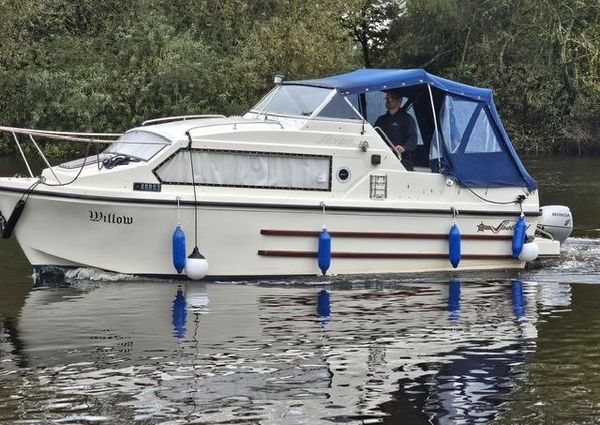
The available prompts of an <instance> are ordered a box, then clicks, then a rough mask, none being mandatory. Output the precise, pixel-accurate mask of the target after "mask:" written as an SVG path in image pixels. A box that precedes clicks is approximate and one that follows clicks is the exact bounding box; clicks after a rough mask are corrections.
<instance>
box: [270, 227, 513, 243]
mask: <svg viewBox="0 0 600 425" xmlns="http://www.w3.org/2000/svg"><path fill="white" fill-rule="evenodd" d="M260 234H261V235H265V236H292V237H318V236H319V232H318V231H316V230H277V229H261V231H260ZM329 234H330V235H331V237H336V238H375V239H440V240H446V239H448V235H447V234H444V233H399V232H344V231H335V230H333V231H330V232H329ZM460 237H461V239H463V240H494V241H509V240H512V236H511V235H472V234H471V235H460Z"/></svg>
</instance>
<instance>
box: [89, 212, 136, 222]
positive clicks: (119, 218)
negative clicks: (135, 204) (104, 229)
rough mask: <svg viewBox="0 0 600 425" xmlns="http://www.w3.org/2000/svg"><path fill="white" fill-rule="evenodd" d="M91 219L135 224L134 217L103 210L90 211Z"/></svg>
mask: <svg viewBox="0 0 600 425" xmlns="http://www.w3.org/2000/svg"><path fill="white" fill-rule="evenodd" d="M90 221H93V222H96V223H109V224H133V217H127V216H126V215H117V214H115V213H103V212H101V211H90Z"/></svg>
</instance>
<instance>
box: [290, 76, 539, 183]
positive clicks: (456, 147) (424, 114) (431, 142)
mask: <svg viewBox="0 0 600 425" xmlns="http://www.w3.org/2000/svg"><path fill="white" fill-rule="evenodd" d="M284 84H295V85H305V86H313V87H323V88H329V89H336V90H337V91H338V92H340V93H342V94H344V95H347V96H349V95H359V96H360V95H365V94H368V93H370V92H377V91H386V90H392V89H398V90H405V91H406V92H407V93H408V92H410V93H411V97H410V99H412V100H410V101H409V103H411V104H413V107H414V110H415V111H416V112H418V113H417V114H416V118H417V124H418V126H419V128H420V130H421V133H422V134H424V135H425V136H426V137H424V142H425V148H427V150H428V151H429V152H428V154H429V159H430V160H431V159H434V160H437V158H440V161H441V162H442V163H443V166H444V167H443V172H444V173H446V174H449V175H452V176H454V177H456V178H457V179H458V180H459V181H460V182H461V183H462V184H464V185H466V186H469V187H503V186H522V187H527V188H528V189H529V190H535V189H536V188H537V184H536V182H535V180H534V179H533V178H532V177H531V176H530V175H529V174H528V173H527V170H526V169H525V167H524V166H523V163H522V162H521V160H520V159H519V156H518V155H517V152H516V151H515V149H514V147H513V145H512V143H511V142H510V138H509V137H508V134H507V133H506V130H505V129H504V126H503V125H502V122H501V120H500V117H499V116H498V111H497V110H496V106H495V105H494V100H493V95H492V91H491V90H490V89H486V88H478V87H473V86H469V85H467V84H462V83H458V82H455V81H451V80H447V79H444V78H441V77H437V76H435V75H432V74H429V73H428V72H426V71H425V70H423V69H373V68H370V69H358V70H356V71H352V72H349V73H345V74H339V75H333V76H330V77H325V78H319V79H314V80H301V81H287V82H285V83H284ZM428 86H429V87H430V88H431V92H432V96H433V102H434V105H435V115H436V120H437V122H436V123H437V127H438V132H437V134H436V133H435V130H434V122H433V119H432V115H433V114H432V113H431V99H430V98H429V94H428V93H427V96H417V95H415V93H418V92H419V90H421V92H422V94H423V93H424V92H425V91H428V90H429V88H428ZM419 99H420V100H419ZM438 139H439V142H440V149H441V152H437V145H438Z"/></svg>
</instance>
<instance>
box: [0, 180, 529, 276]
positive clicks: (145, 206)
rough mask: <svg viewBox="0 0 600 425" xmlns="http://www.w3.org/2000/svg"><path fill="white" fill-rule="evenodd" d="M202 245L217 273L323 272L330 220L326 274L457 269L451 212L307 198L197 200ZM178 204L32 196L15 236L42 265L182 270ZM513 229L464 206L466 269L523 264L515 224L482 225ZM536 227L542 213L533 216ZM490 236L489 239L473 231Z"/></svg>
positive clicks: (189, 219)
mask: <svg viewBox="0 0 600 425" xmlns="http://www.w3.org/2000/svg"><path fill="white" fill-rule="evenodd" d="M3 195H4V196H2V197H1V198H0V199H1V201H0V202H1V204H0V208H1V210H2V212H3V214H4V215H5V216H6V217H8V215H9V214H10V211H11V210H12V208H13V206H14V205H15V204H16V202H17V200H18V199H19V198H20V196H21V194H19V193H10V192H4V194H3ZM199 203H200V205H199V207H198V247H199V249H200V252H201V253H202V254H203V255H204V256H205V257H206V258H207V260H208V263H209V277H225V276H231V277H242V276H283V275H316V274H320V271H319V268H318V265H317V254H316V253H317V248H318V239H317V234H318V232H319V231H320V229H321V228H322V226H323V224H325V225H326V226H327V228H328V231H329V232H330V234H331V237H332V261H331V267H330V269H329V270H328V274H362V273H403V272H404V273H406V272H423V271H444V270H453V268H452V266H451V264H450V262H449V260H448V241H447V239H446V237H445V235H447V234H448V231H449V229H450V226H451V225H452V223H453V219H452V217H451V215H450V214H443V213H432V212H422V211H419V212H407V211H404V212H402V211H400V210H392V211H390V212H385V211H383V210H382V209H379V210H372V211H369V210H368V209H360V208H354V209H353V208H349V207H346V208H343V209H342V208H340V209H341V210H339V211H338V210H333V211H326V214H325V216H324V215H323V213H322V211H321V209H320V208H318V207H316V206H313V207H312V208H310V205H306V206H304V207H301V208H296V207H294V206H291V205H283V204H282V205H278V206H273V205H272V204H271V205H269V204H265V205H263V206H261V205H259V204H249V205H248V206H243V205H242V204H238V205H232V204H226V203H221V204H217V205H214V206H208V205H206V204H205V203H202V200H201V199H199ZM179 216H180V219H181V224H182V225H183V229H184V231H185V234H186V251H187V252H188V253H190V252H191V250H192V248H193V246H194V235H193V229H194V208H193V205H189V204H184V205H181V206H180V213H179ZM177 219H178V217H177V205H176V204H173V203H171V204H161V203H158V202H157V201H156V200H155V201H152V200H148V201H146V202H145V201H143V200H139V201H136V202H126V201H122V200H121V201H119V202H109V201H108V200H102V201H101V200H94V199H78V198H76V197H72V198H70V197H69V198H67V197H59V196H40V195H36V194H34V195H31V196H30V197H29V199H28V201H27V205H26V207H25V210H24V212H23V215H22V216H21V218H20V220H19V222H18V224H17V226H16V228H15V235H16V237H17V239H18V241H19V243H20V245H21V247H22V249H23V251H24V253H25V255H26V256H27V258H28V259H29V261H30V262H31V264H32V265H34V266H42V265H56V266H69V267H94V268H99V269H104V270H109V271H113V272H118V273H129V274H140V275H163V276H169V275H174V274H176V272H175V269H174V267H173V265H172V247H171V238H172V234H173V230H174V229H175V226H176V224H177ZM505 220H509V222H507V226H506V227H507V228H510V225H511V224H514V218H511V217H507V216H506V215H499V216H493V215H483V214H482V215H481V216H477V215H474V214H469V215H467V214H464V215H461V216H460V217H459V218H457V220H456V222H457V224H458V226H459V229H460V230H461V233H462V237H463V241H462V244H461V250H462V257H463V258H462V260H461V262H460V265H459V269H460V270H472V269H493V268H496V269H497V268H521V267H523V265H524V262H522V261H519V260H515V259H513V258H512V257H511V241H510V237H511V236H512V232H511V231H510V230H504V231H500V232H498V234H493V233H489V232H488V233H482V232H478V226H479V225H480V224H481V223H492V224H494V225H497V224H498V223H501V222H503V221H505ZM529 223H530V224H532V226H531V227H530V228H535V218H530V219H529ZM469 238H484V239H469Z"/></svg>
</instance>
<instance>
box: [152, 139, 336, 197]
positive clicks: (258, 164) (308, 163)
mask: <svg viewBox="0 0 600 425" xmlns="http://www.w3.org/2000/svg"><path fill="white" fill-rule="evenodd" d="M191 155H192V160H193V165H194V180H195V182H196V184H199V185H203V186H232V187H251V188H270V189H295V190H323V191H328V190H331V157H329V156H317V155H295V154H284V153H269V152H246V151H215V150H200V149H194V150H192V151H191ZM155 174H156V176H157V177H158V179H159V180H160V181H161V183H164V184H192V178H191V176H192V172H191V165H190V150H189V149H183V150H180V151H179V152H177V153H176V154H175V155H174V156H172V157H171V158H169V159H168V160H167V161H166V162H164V163H163V164H162V165H160V166H159V167H158V168H157V169H156V170H155Z"/></svg>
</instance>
